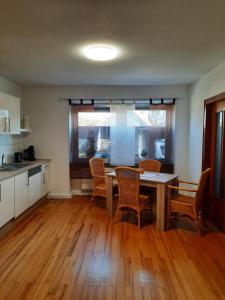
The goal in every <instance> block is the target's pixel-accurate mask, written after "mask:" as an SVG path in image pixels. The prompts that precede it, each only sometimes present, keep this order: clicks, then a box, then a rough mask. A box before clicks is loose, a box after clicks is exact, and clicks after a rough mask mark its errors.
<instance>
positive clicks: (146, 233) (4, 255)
mask: <svg viewBox="0 0 225 300" xmlns="http://www.w3.org/2000/svg"><path fill="white" fill-rule="evenodd" d="M146 224H147V225H145V226H144V227H143V229H142V230H141V231H139V230H138V226H137V225H136V223H135V220H134V219H133V218H126V217H125V218H124V221H121V220H119V221H118V222H114V218H110V217H108V216H107V214H106V210H105V204H104V202H103V201H102V200H101V199H99V201H98V200H97V201H96V203H95V204H94V205H91V204H90V198H89V197H86V196H78V197H74V198H73V199H65V200H49V201H47V202H45V203H43V204H42V205H41V206H40V207H38V208H37V209H36V210H35V211H34V212H33V213H32V214H31V215H30V216H29V217H28V218H27V219H25V220H23V221H22V223H20V224H18V226H17V227H16V228H14V229H13V230H12V231H11V232H8V233H7V234H6V235H5V236H3V237H2V238H1V240H0V300H11V299H13V300H18V299H22V300H30V299H32V300H33V299H34V300H37V299H38V300H42V299H54V300H58V299H66V300H67V299H68V300H70V299H71V300H77V299H85V300H87V299H94V300H96V299H99V300H101V299H102V300H103V299H107V300H108V299H109V300H122V299H126V300H127V299H129V300H130V299H138V300H140V299H143V300H145V299H146V300H150V299H154V300H160V299H163V300H164V299H167V300H168V299H171V300H176V299H178V300H180V299H181V300H185V299H187V300H190V299H191V300H192V299H194V300H195V299H196V300H201V299H204V300H205V299H206V300H211V299H221V300H222V299H225V298H224V295H225V260H224V253H225V236H224V234H222V233H220V232H218V231H215V230H212V231H210V232H209V233H208V234H207V235H205V236H203V237H199V235H198V233H197V232H195V229H194V227H193V226H192V225H191V223H189V222H188V221H186V220H182V221H181V222H180V223H179V224H178V225H179V227H178V228H173V229H170V230H169V231H166V232H158V231H157V230H156V226H155V224H154V223H150V222H147V223H146Z"/></svg>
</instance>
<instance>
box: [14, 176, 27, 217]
mask: <svg viewBox="0 0 225 300" xmlns="http://www.w3.org/2000/svg"><path fill="white" fill-rule="evenodd" d="M28 184H29V182H28V172H24V173H22V174H19V175H16V176H15V217H17V216H19V215H20V214H22V213H23V212H24V211H25V210H26V209H27V208H28V207H29V199H28Z"/></svg>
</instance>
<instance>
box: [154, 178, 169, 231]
mask: <svg viewBox="0 0 225 300" xmlns="http://www.w3.org/2000/svg"><path fill="white" fill-rule="evenodd" d="M156 229H157V230H160V231H165V230H166V229H167V186H166V185H165V184H161V183H157V202H156Z"/></svg>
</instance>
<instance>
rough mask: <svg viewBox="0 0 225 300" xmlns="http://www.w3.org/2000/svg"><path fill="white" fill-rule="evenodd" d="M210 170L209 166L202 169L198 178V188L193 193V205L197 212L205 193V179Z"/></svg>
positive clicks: (200, 207)
mask: <svg viewBox="0 0 225 300" xmlns="http://www.w3.org/2000/svg"><path fill="white" fill-rule="evenodd" d="M210 171H211V169H210V168H208V169H206V170H205V171H203V172H202V174H201V177H200V180H199V184H198V190H197V192H196V194H195V207H196V212H197V213H198V212H199V211H200V210H201V209H202V203H203V199H204V196H205V193H206V186H207V185H206V184H207V179H208V176H209V172H210Z"/></svg>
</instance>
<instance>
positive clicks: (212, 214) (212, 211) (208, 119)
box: [202, 92, 225, 232]
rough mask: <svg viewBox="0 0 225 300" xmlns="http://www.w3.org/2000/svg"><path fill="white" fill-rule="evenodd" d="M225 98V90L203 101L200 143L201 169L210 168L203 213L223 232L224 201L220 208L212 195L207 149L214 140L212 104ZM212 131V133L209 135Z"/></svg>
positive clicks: (210, 153)
mask: <svg viewBox="0 0 225 300" xmlns="http://www.w3.org/2000/svg"><path fill="white" fill-rule="evenodd" d="M224 99H225V92H223V93H220V94H218V95H215V96H213V97H210V98H207V99H205V101H204V125H203V145H202V170H205V169H206V168H211V169H212V170H211V175H210V179H209V185H208V191H207V196H206V202H205V214H206V218H207V219H209V220H210V221H212V222H213V223H214V224H215V225H216V226H217V227H218V228H219V229H221V230H222V231H223V232H225V222H224V215H225V203H224V205H222V206H223V207H224V209H221V207H220V206H221V203H219V202H220V201H221V200H218V199H216V198H215V197H213V186H214V176H213V174H214V161H213V160H214V157H215V147H214V150H212V149H211V147H210V149H209V147H207V146H208V145H211V144H212V140H215V119H214V118H215V115H213V113H212V112H213V110H214V104H215V103H217V102H220V101H222V100H224ZM212 131H213V133H214V135H213V136H212V135H211V132H212Z"/></svg>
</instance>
